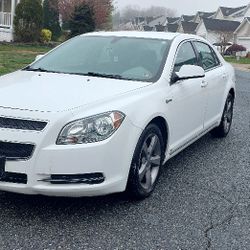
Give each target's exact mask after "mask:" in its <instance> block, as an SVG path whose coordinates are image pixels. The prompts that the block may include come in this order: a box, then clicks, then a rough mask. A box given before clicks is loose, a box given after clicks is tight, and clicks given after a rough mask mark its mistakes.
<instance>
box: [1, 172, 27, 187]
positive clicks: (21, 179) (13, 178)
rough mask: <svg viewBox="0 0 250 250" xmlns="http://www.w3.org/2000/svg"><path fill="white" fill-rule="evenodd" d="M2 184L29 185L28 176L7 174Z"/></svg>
mask: <svg viewBox="0 0 250 250" xmlns="http://www.w3.org/2000/svg"><path fill="white" fill-rule="evenodd" d="M0 181H2V182H10V183H18V184H27V175H26V174H19V173H10V172H5V173H4V176H3V177H2V178H1V179H0Z"/></svg>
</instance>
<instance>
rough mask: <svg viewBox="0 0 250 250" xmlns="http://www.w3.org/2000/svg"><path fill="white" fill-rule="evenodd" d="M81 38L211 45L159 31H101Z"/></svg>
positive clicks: (181, 35)
mask: <svg viewBox="0 0 250 250" xmlns="http://www.w3.org/2000/svg"><path fill="white" fill-rule="evenodd" d="M80 36H82V37H83V36H85V37H86V36H99V37H101V36H102V37H107V36H113V37H114V36H115V37H134V38H149V39H150V38H151V39H165V40H174V39H175V40H176V41H177V42H181V41H184V40H188V39H197V40H201V41H204V42H206V43H209V42H208V41H206V40H205V39H204V38H203V37H200V36H197V35H193V34H185V33H178V32H175V33H173V32H157V31H108V32H106V31H100V32H90V33H85V34H82V35H80Z"/></svg>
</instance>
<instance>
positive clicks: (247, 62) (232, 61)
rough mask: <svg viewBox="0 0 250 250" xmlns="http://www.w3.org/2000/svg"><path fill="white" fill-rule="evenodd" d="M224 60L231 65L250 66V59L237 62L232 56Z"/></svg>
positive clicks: (241, 59)
mask: <svg viewBox="0 0 250 250" xmlns="http://www.w3.org/2000/svg"><path fill="white" fill-rule="evenodd" d="M224 59H225V60H226V61H227V62H230V63H239V64H250V58H240V60H239V61H237V59H236V58H235V57H232V56H230V57H224Z"/></svg>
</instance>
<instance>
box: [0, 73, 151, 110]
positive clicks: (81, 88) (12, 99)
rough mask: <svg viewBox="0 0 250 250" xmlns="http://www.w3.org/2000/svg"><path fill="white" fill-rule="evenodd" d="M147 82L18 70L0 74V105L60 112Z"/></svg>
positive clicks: (111, 96)
mask: <svg viewBox="0 0 250 250" xmlns="http://www.w3.org/2000/svg"><path fill="white" fill-rule="evenodd" d="M148 84H150V83H146V82H137V81H125V80H116V79H108V78H97V77H86V76H78V75H68V74H56V73H44V72H43V73H38V72H29V71H18V72H15V73H12V74H9V75H5V76H2V77H0V107H4V108H12V109H22V110H31V111H42V112H61V111H67V110H72V109H74V108H77V107H81V106H84V105H88V104H92V103H94V102H97V101H100V100H107V99H112V98H114V97H115V96H117V95H119V94H124V93H126V92H130V91H133V90H135V89H138V88H141V87H145V86H147V85H148Z"/></svg>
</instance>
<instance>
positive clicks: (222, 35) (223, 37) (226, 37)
mask: <svg viewBox="0 0 250 250" xmlns="http://www.w3.org/2000/svg"><path fill="white" fill-rule="evenodd" d="M218 34H219V38H218V43H216V45H218V46H219V47H220V52H221V54H224V53H225V51H226V48H227V47H228V46H229V45H231V43H232V41H233V37H234V34H233V32H225V31H219V32H218Z"/></svg>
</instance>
